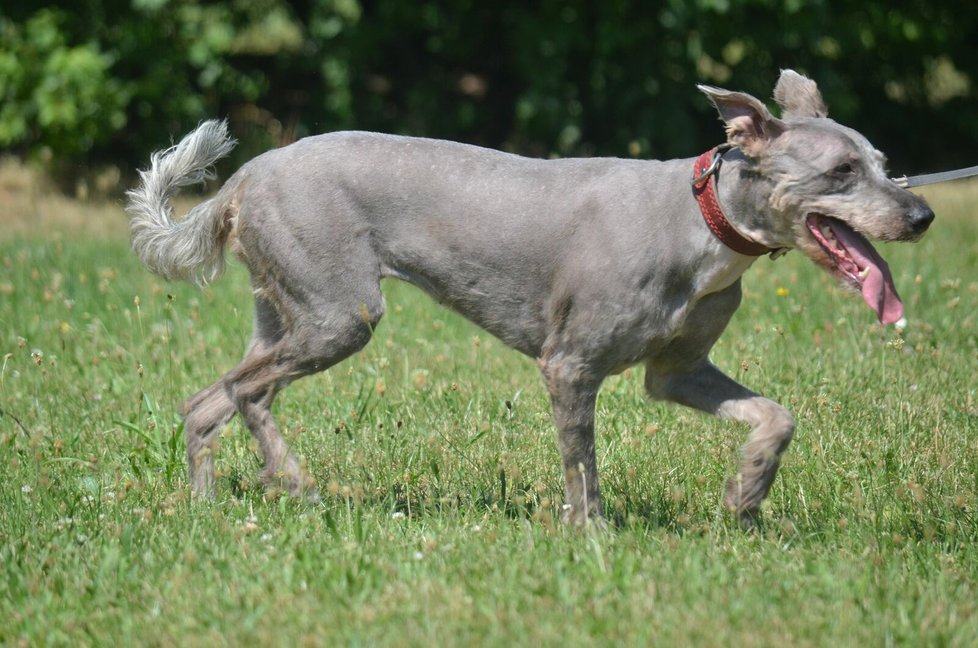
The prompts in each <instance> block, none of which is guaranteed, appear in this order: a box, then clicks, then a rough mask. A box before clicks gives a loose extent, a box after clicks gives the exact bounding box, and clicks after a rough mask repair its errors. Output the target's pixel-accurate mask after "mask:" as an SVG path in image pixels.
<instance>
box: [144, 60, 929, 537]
mask: <svg viewBox="0 0 978 648" xmlns="http://www.w3.org/2000/svg"><path fill="white" fill-rule="evenodd" d="M699 89H700V90H701V91H702V92H704V93H705V94H706V95H707V96H708V97H709V98H710V100H711V101H712V102H713V104H714V105H715V106H716V108H717V110H718V111H719V113H720V117H721V119H722V121H723V122H724V123H725V126H726V134H727V146H725V147H723V148H722V149H720V150H718V151H717V152H716V153H715V154H714V155H712V156H708V160H709V161H710V162H711V164H709V165H704V168H698V170H697V174H698V175H700V176H701V177H700V178H699V179H698V180H697V181H696V182H694V186H692V187H691V184H690V179H691V177H692V176H693V167H694V162H695V160H694V159H685V160H669V161H645V160H624V159H612V158H595V159H560V160H539V159H529V158H524V157H519V156H516V155H510V154H507V153H502V152H498V151H493V150H487V149H483V148H478V147H474V146H468V145H463V144H457V143H452V142H445V141H437V140H430V139H417V138H410V137H396V136H390V135H380V134H374V133H363V132H344V133H330V134H325V135H319V136H315V137H308V138H306V139H302V140H300V141H298V142H295V143H294V144H291V145H289V146H285V147H283V148H280V149H276V150H273V151H269V152H267V153H264V154H262V155H260V156H258V157H256V158H255V159H253V160H251V161H250V162H248V163H247V164H245V165H244V166H242V167H241V169H240V170H238V171H237V173H235V174H234V175H233V176H232V177H231V178H230V179H229V180H228V181H227V182H226V183H225V184H224V185H223V187H222V188H221V189H220V191H219V192H218V193H217V194H216V195H215V196H214V197H213V198H211V199H209V200H206V201H205V202H202V203H200V204H199V205H197V206H196V207H194V208H193V209H192V210H191V211H190V212H189V214H188V215H187V216H186V218H184V219H182V220H176V219H174V217H173V210H172V207H171V205H170V199H171V196H172V194H173V193H174V192H175V191H176V190H177V189H178V188H180V187H183V186H186V185H190V184H194V183H198V182H200V181H201V180H203V179H204V178H206V177H208V176H209V175H210V166H211V165H212V164H213V163H214V162H215V160H217V159H218V158H220V157H222V156H225V155H226V154H227V153H228V152H229V151H230V150H231V148H232V147H233V146H234V142H233V141H232V140H231V139H230V138H229V136H228V134H227V127H226V125H225V124H224V123H222V122H217V121H209V122H204V123H202V124H201V125H200V126H199V127H198V128H197V129H196V130H195V131H193V132H192V133H190V134H189V135H187V136H186V137H185V138H184V139H183V140H182V141H181V142H180V143H179V144H177V145H175V146H173V147H171V148H170V149H167V150H165V151H161V152H158V153H156V154H154V155H153V157H152V160H151V166H150V168H149V169H148V170H146V171H143V172H141V183H140V185H139V186H138V187H137V188H135V189H133V190H132V191H130V192H129V203H128V212H129V214H130V216H131V235H132V245H133V248H134V250H135V252H136V254H137V255H138V256H139V258H140V259H141V260H142V262H143V263H144V264H145V265H146V267H147V268H149V269H150V270H151V271H153V272H155V273H157V274H159V275H162V276H163V277H166V278H182V279H188V280H191V281H197V282H202V281H209V280H211V279H213V278H215V277H216V276H218V275H219V274H220V272H221V270H222V269H223V265H224V248H225V247H226V246H227V247H230V249H231V250H232V251H233V253H234V254H235V255H236V256H237V257H238V258H239V259H241V260H242V261H243V262H244V264H245V265H246V266H247V267H248V270H249V271H250V273H251V282H252V288H253V291H254V296H255V309H256V312H255V324H254V334H253V337H252V338H251V341H250V343H249V345H248V348H247V350H246V352H245V356H244V359H243V360H242V362H241V363H240V364H239V365H238V366H237V367H235V368H234V369H232V370H231V371H229V372H228V373H226V374H225V375H224V376H223V377H221V378H220V379H219V380H217V381H216V382H215V383H213V384H212V385H210V386H208V387H206V388H204V389H203V390H202V391H200V392H199V393H197V394H196V395H194V396H192V397H191V398H189V399H188V400H187V401H186V402H185V403H184V405H183V408H182V413H183V416H184V421H185V433H186V438H187V454H188V463H189V471H190V481H191V487H192V493H193V494H194V495H195V496H208V495H210V496H212V495H213V494H214V489H215V477H214V460H213V451H214V450H215V449H216V442H217V437H218V434H217V432H218V431H219V429H220V428H221V427H222V426H224V425H225V424H226V423H227V422H228V421H229V420H230V419H231V418H232V416H233V415H234V414H235V413H238V414H240V415H241V416H242V418H243V419H244V421H245V424H246V425H247V427H248V429H249V430H250V431H251V433H252V434H253V435H254V438H255V439H256V440H257V442H258V445H259V447H260V449H261V451H262V453H263V455H264V461H265V467H264V471H263V473H262V480H263V482H264V483H265V484H266V486H268V487H269V488H273V489H279V488H283V489H285V490H287V491H288V492H289V493H291V494H293V495H304V496H306V497H310V498H313V499H315V498H317V497H318V495H317V491H316V486H315V482H314V481H313V480H312V479H311V477H310V476H309V475H308V473H307V472H306V470H305V469H304V468H303V466H302V465H301V464H300V462H299V460H298V459H297V457H296V456H295V455H294V454H293V453H292V452H291V450H290V449H289V447H288V446H287V445H286V443H285V441H284V440H283V438H282V436H281V434H280V433H279V431H278V430H277V429H276V426H275V422H274V421H273V418H272V414H271V410H270V408H271V406H272V401H273V400H274V398H275V396H276V394H278V392H279V391H280V390H281V389H282V388H284V387H285V386H286V385H287V384H289V383H290V382H291V381H293V380H295V379H297V378H300V377H302V376H306V375H309V374H314V373H316V372H319V371H323V370H325V369H327V368H329V367H330V366H332V365H334V364H336V363H337V362H339V361H341V360H343V359H344V358H346V357H348V356H350V355H351V354H353V353H355V352H356V351H358V350H360V349H362V348H363V347H364V345H366V344H367V342H368V340H369V339H370V337H371V334H372V332H373V331H374V328H375V327H376V325H377V323H378V321H379V320H380V318H381V315H382V314H383V312H384V298H383V295H382V294H381V290H380V279H381V278H382V277H396V278H398V279H402V280H404V281H408V282H410V283H412V284H414V285H416V286H419V287H420V288H422V289H423V290H425V291H426V292H427V293H429V294H430V295H432V296H434V297H435V298H436V299H437V300H438V301H440V302H442V303H444V304H446V305H448V306H449V307H451V308H453V309H454V310H456V311H458V312H459V313H461V314H462V315H464V316H465V317H467V318H468V319H469V320H471V321H473V322H475V323H476V324H478V325H479V326H481V327H483V328H484V329H486V330H487V331H489V332H490V333H492V334H493V335H495V336H496V337H498V338H499V339H500V340H502V341H503V342H505V343H506V344H507V345H509V346H511V347H513V348H515V349H517V350H519V351H521V352H522V353H525V354H526V355H528V356H530V357H531V358H535V359H536V362H537V364H538V365H539V367H540V371H541V372H542V374H543V378H544V381H545V383H546V387H547V389H548V391H549V394H550V398H551V403H552V406H553V416H554V419H555V423H556V426H557V430H558V442H559V447H560V454H561V458H562V461H563V469H564V478H565V504H564V507H563V517H564V518H565V520H566V521H568V522H569V523H571V524H573V525H577V526H587V525H588V524H589V523H592V522H597V523H599V524H600V523H602V520H603V517H602V515H603V514H602V506H601V497H600V493H599V489H598V473H597V461H596V457H595V440H594V408H595V400H596V398H597V394H598V390H599V388H600V386H601V383H602V381H603V380H604V378H605V377H606V376H608V375H610V374H613V373H615V372H619V371H621V370H623V369H625V368H626V367H629V366H632V365H636V364H639V363H641V364H643V365H645V387H646V389H647V392H648V394H649V395H650V396H651V397H652V398H655V399H664V400H667V401H673V402H677V403H681V404H683V405H687V406H689V407H693V408H696V409H698V410H702V411H704V412H708V413H710V414H714V415H716V416H719V417H722V418H724V419H733V420H735V421H742V422H745V423H748V424H749V425H750V426H751V427H752V431H751V433H750V437H749V439H748V441H747V444H746V445H745V446H744V448H743V450H742V458H741V462H740V467H739V471H738V474H737V475H736V477H734V478H732V479H731V480H730V481H729V482H728V485H727V489H726V496H725V500H724V502H725V504H726V506H727V507H728V508H729V509H730V510H731V511H732V512H733V513H734V514H735V515H736V516H737V518H738V519H739V521H740V522H741V523H743V524H745V525H748V526H749V525H751V524H752V523H753V522H754V520H755V518H756V516H757V514H758V510H759V507H760V505H761V501H762V500H763V499H764V497H765V496H766V495H767V492H768V490H769V488H770V486H771V482H772V481H773V479H774V476H775V474H776V473H777V470H778V466H779V463H780V458H781V455H782V453H783V452H784V450H785V449H786V448H787V446H788V444H789V442H790V441H791V438H792V435H793V433H794V427H795V424H794V419H793V418H792V416H791V414H790V413H789V412H788V411H787V410H786V409H785V408H784V407H782V406H780V405H778V404H777V403H775V402H773V401H771V400H769V399H767V398H764V397H762V396H759V395H758V394H756V393H754V392H752V391H750V390H749V389H747V388H745V387H743V386H741V385H740V384H738V383H737V382H735V381H734V380H732V379H731V378H729V377H727V376H726V375H724V374H723V373H722V372H721V371H720V370H719V369H717V367H715V366H714V365H713V364H712V363H711V362H710V361H709V359H708V354H709V351H710V349H711V347H712V346H713V344H714V343H715V342H716V341H717V339H718V338H719V336H720V334H721V333H722V332H723V330H724V328H725V327H726V325H727V323H728V321H729V319H730V317H731V316H732V315H733V313H734V311H735V310H736V309H737V307H738V305H739V304H740V299H741V288H740V277H741V275H742V274H743V273H744V271H745V270H747V268H748V267H750V265H751V264H752V263H753V262H754V261H755V260H756V259H757V258H758V256H759V255H761V254H763V253H765V252H770V251H783V250H787V249H793V248H797V249H798V250H800V251H802V252H803V253H804V254H806V255H807V256H808V257H810V258H811V259H812V260H813V261H815V262H816V263H817V264H819V265H821V266H823V267H824V268H826V269H827V270H828V271H829V272H830V273H832V274H833V275H835V276H836V277H838V278H839V279H840V280H841V281H842V282H843V283H844V284H846V285H849V286H851V287H853V288H854V289H856V290H857V291H859V292H861V293H862V296H863V298H864V299H865V301H866V302H867V304H868V305H869V306H870V307H871V308H872V309H873V310H874V311H875V312H876V315H877V317H878V318H879V319H880V321H882V322H884V323H892V322H894V321H897V320H898V319H899V318H900V317H901V316H902V314H903V306H902V304H901V303H900V299H899V297H898V296H897V293H896V290H895V289H894V287H893V281H892V278H891V275H890V273H889V270H888V268H887V266H886V263H885V262H884V261H883V259H882V258H881V257H880V256H879V255H878V254H877V253H876V252H875V250H873V248H872V246H871V245H870V243H869V242H868V241H867V238H866V237H870V238H874V239H879V240H884V241H895V240H914V239H916V238H919V237H920V236H921V235H922V234H923V232H924V231H925V230H926V229H927V227H928V225H929V224H930V222H931V221H932V220H933V218H934V214H933V212H932V211H931V209H930V208H929V207H928V206H927V205H926V203H925V202H924V201H923V200H922V199H920V198H919V197H917V196H915V195H913V194H911V193H909V192H907V191H906V190H904V189H901V188H900V187H898V186H897V185H896V184H895V183H894V182H893V181H891V180H890V179H889V178H888V177H887V175H886V173H885V168H884V157H883V155H882V154H881V153H880V152H879V151H877V150H876V149H875V148H873V146H872V145H871V144H870V143H869V142H868V141H867V140H866V138H865V137H863V136H862V135H860V134H859V133H858V132H856V131H854V130H852V129H850V128H846V127H845V126H842V125H840V124H838V123H836V122H834V121H832V120H831V119H829V118H828V117H827V109H826V107H825V104H824V102H823V100H822V97H821V94H820V92H819V90H818V88H817V86H816V85H815V83H814V82H813V81H811V80H810V79H807V78H806V77H804V76H802V75H799V74H797V73H795V72H793V71H791V70H786V71H784V72H782V74H781V77H780V79H779V81H778V83H777V87H776V88H775V92H774V95H775V100H776V102H777V103H778V104H779V105H780V106H781V108H782V112H783V115H782V117H781V118H780V119H778V118H776V117H774V116H773V115H772V114H771V113H770V112H769V111H768V109H767V108H766V107H765V105H764V103H762V102H761V101H759V100H757V99H756V98H754V97H752V96H751V95H748V94H744V93H740V92H731V91H727V90H722V89H719V88H713V87H708V86H699ZM720 162H722V163H723V172H722V173H721V172H720V171H719V164H720ZM704 188H706V189H708V190H709V191H711V192H713V194H712V195H713V202H714V203H715V204H714V205H713V208H712V209H708V207H707V206H705V205H704V206H703V207H701V200H700V198H701V196H700V195H699V194H700V193H701V192H702V190H703V189H704ZM717 196H718V197H719V198H717ZM707 198H708V197H707ZM706 202H709V200H707V201H706ZM710 211H713V212H718V213H719V216H717V214H713V217H712V220H711V217H710V216H709V214H708V212H710ZM717 217H718V218H719V220H720V221H721V222H720V225H719V227H718V226H717V224H716V222H713V221H715V219H716V218H717Z"/></svg>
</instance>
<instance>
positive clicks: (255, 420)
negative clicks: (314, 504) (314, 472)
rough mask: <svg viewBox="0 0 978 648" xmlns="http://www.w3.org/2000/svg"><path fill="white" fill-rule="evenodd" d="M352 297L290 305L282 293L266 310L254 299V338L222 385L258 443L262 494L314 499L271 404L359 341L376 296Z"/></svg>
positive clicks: (376, 309) (379, 300)
mask: <svg viewBox="0 0 978 648" xmlns="http://www.w3.org/2000/svg"><path fill="white" fill-rule="evenodd" d="M361 285H362V284H361ZM356 295H357V293H348V297H346V298H344V299H343V300H342V301H340V302H333V303H330V304H319V305H318V306H314V305H312V304H309V303H307V302H299V301H297V295H296V294H295V293H293V294H292V295H289V296H288V297H286V294H285V293H284V291H279V292H278V296H279V297H280V298H281V300H280V301H276V303H275V304H274V305H273V304H272V303H271V302H269V301H268V300H266V299H264V298H262V297H258V298H257V300H256V304H257V311H258V317H257V318H256V322H257V325H256V334H255V335H256V337H255V340H254V341H253V344H252V346H251V348H250V349H249V351H248V353H247V355H246V356H245V358H244V360H243V361H242V362H241V364H239V365H238V366H237V367H236V368H234V369H233V370H231V371H230V372H228V373H227V374H226V375H225V377H224V381H223V382H224V387H225V389H226V393H227V398H228V399H229V402H230V403H232V404H233V407H234V408H235V409H236V410H237V411H238V412H239V413H240V414H241V417H242V418H243V419H244V422H245V425H247V427H248V430H249V431H250V432H251V434H252V436H254V438H255V440H256V441H257V443H258V447H259V449H260V450H261V453H262V455H263V457H264V462H265V466H264V470H263V471H262V477H261V479H262V482H263V483H264V484H265V486H266V487H267V488H268V489H269V490H270V491H273V492H274V491H277V490H278V489H283V490H285V491H287V492H288V493H289V494H290V495H295V496H303V497H305V498H306V499H309V500H313V501H315V500H317V499H318V492H317V490H316V486H315V482H314V481H313V480H312V478H311V477H310V476H309V475H308V473H307V472H306V471H305V470H304V469H303V467H302V465H301V464H300V462H299V460H298V458H297V457H296V456H295V455H294V454H293V453H292V451H291V450H290V449H289V447H288V444H287V443H286V442H285V440H284V439H283V438H282V435H281V434H280V433H279V430H278V428H277V427H276V425H275V421H274V420H273V418H272V412H271V407H272V402H273V401H274V399H275V396H276V395H277V394H278V393H279V391H281V390H282V389H283V388H284V387H285V386H286V385H288V384H289V383H291V382H292V381H293V380H296V379H298V378H301V377H303V376H307V375H310V374H314V373H317V372H320V371H324V370H325V369H328V368H329V367H331V366H333V365H334V364H336V363H337V362H340V361H341V360H343V359H344V358H347V357H348V356H350V355H352V354H353V353H355V352H357V351H359V350H360V349H362V348H363V347H364V346H365V345H366V344H367V342H368V341H369V340H370V337H371V335H372V334H373V329H374V326H376V324H377V322H378V321H379V320H380V317H381V315H382V313H383V297H382V296H381V294H380V288H379V286H377V285H376V284H375V285H374V287H373V290H372V291H371V293H370V294H369V295H365V294H361V295H360V296H361V297H362V298H361V299H357V298H356ZM285 303H288V304H289V306H285V305H284V304H285Z"/></svg>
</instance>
